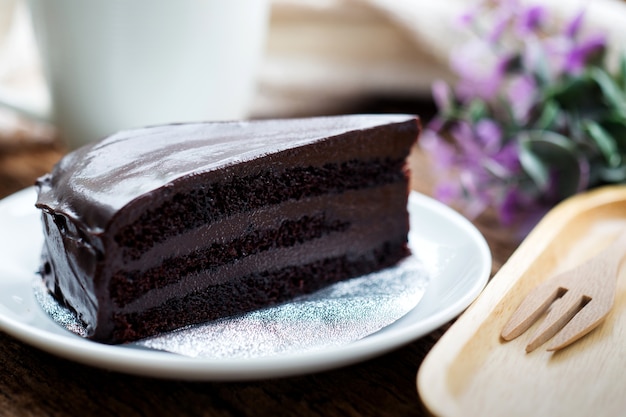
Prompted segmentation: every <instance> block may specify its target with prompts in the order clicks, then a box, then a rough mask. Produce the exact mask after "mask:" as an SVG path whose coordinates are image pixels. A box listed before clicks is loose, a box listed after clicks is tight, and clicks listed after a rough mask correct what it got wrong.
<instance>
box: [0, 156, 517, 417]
mask: <svg viewBox="0 0 626 417" xmlns="http://www.w3.org/2000/svg"><path fill="white" fill-rule="evenodd" d="M44 148H45V147H44ZM11 152H14V151H11ZM41 152H42V153H40V152H39V151H37V152H30V151H29V152H26V151H24V152H22V151H15V152H14V153H12V154H10V152H5V153H2V149H0V160H3V161H7V160H9V161H13V162H14V163H18V162H17V161H18V160H19V161H21V159H20V158H24V160H23V162H19V165H22V164H24V166H36V167H37V169H32V170H31V169H28V170H3V171H1V172H0V184H2V185H6V187H5V188H2V192H1V194H0V195H1V196H5V195H6V194H9V192H13V191H16V186H17V185H18V184H19V185H22V184H23V186H27V185H30V184H32V182H33V181H34V180H35V178H36V176H37V175H40V173H41V171H44V172H45V171H46V170H47V169H49V167H50V166H51V165H52V163H54V162H55V161H56V160H57V159H58V157H59V155H60V153H59V149H58V148H56V147H54V146H52V147H50V148H48V149H43V150H42V151H41ZM3 158H4V159H3ZM13 162H12V163H13ZM411 166H412V168H413V173H412V186H413V187H414V188H415V189H417V190H418V191H421V192H424V193H427V194H428V193H429V192H430V190H431V189H432V184H433V182H432V181H433V178H432V177H431V172H432V171H431V170H430V168H429V166H428V161H427V159H426V158H425V156H424V155H423V154H422V153H421V151H420V150H419V149H416V150H415V152H414V154H413V155H412V157H411ZM485 225H486V226H485ZM481 228H483V229H482V230H486V231H488V232H489V231H491V236H492V237H491V238H489V237H488V240H489V243H490V246H491V249H492V251H493V254H494V257H493V258H494V270H497V269H498V268H499V266H500V265H502V263H503V262H504V261H505V260H506V259H507V258H508V256H509V255H510V253H511V252H512V251H513V250H514V248H515V247H516V243H515V242H514V241H509V240H507V237H506V234H503V233H501V232H500V231H499V230H498V227H497V223H496V222H495V221H493V219H492V220H491V222H490V220H489V219H487V221H486V222H485V223H482V225H481ZM488 236H489V233H488ZM447 327H448V325H445V326H443V327H442V328H440V329H437V330H435V331H434V332H432V333H430V334H429V335H427V336H425V337H423V338H421V339H419V340H417V341H415V342H413V343H410V344H409V345H407V346H405V347H402V348H399V349H397V350H395V351H393V352H391V353H389V354H386V355H384V356H381V357H379V358H376V359H373V360H369V361H367V362H363V363H360V364H357V365H353V366H349V367H346V368H341V369H337V370H333V371H329V372H323V373H318V374H311V375H305V376H300V377H294V378H283V379H275V380H263V381H254V382H237V383H211V382H207V383H200V382H185V381H163V380H158V379H152V378H144V377H137V376H129V375H124V374H120V373H115V372H108V371H103V370H100V369H95V368H92V367H89V366H84V365H80V364H76V363H73V362H71V361H68V360H65V359H60V358H58V357H55V356H53V355H51V354H48V353H45V352H42V351H39V350H37V349H35V348H32V347H30V346H28V345H26V344H24V343H22V342H20V341H17V340H16V339H14V338H12V337H11V336H8V335H6V334H4V333H2V332H0V415H2V416H39V415H46V416H53V417H57V416H58V417H61V416H76V415H86V416H87V415H89V416H91V415H95V416H125V417H134V416H185V415H193V416H196V415H198V416H201V415H206V416H209V415H210V416H233V417H234V416H238V417H240V416H266V415H267V416H270V415H271V416H280V415H298V416H331V417H332V416H425V415H428V413H427V411H426V409H425V408H424V407H423V405H422V404H421V402H420V399H419V397H418V394H417V390H416V386H415V375H416V373H417V370H418V368H419V366H420V364H421V362H422V360H423V358H424V357H425V355H426V354H427V352H429V350H430V349H431V348H432V346H433V345H434V343H435V342H436V341H437V340H439V339H440V337H441V336H442V334H443V333H444V331H445V329H446V328H447Z"/></svg>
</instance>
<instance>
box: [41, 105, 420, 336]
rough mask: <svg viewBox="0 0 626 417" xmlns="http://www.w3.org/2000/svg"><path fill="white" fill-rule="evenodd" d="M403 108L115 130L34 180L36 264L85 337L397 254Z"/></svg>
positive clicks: (313, 283) (218, 312) (304, 283)
mask: <svg viewBox="0 0 626 417" xmlns="http://www.w3.org/2000/svg"><path fill="white" fill-rule="evenodd" d="M418 130H419V127H418V120H417V118H416V117H415V116H408V115H378V116H374V115H353V116H336V117H320V118H306V119H286V120H262V121H251V122H222V123H192V124H178V125H167V126H155V127H147V128H142V129H136V130H129V131H123V132H120V133H117V134H114V135H112V136H110V137H108V138H105V139H103V140H101V141H99V142H96V143H94V144H91V145H87V146H85V147H83V148H80V149H78V150H76V151H74V152H72V153H70V154H68V155H67V156H66V157H64V158H63V159H62V160H61V161H60V162H59V163H58V164H57V166H55V168H54V169H53V171H52V172H51V173H50V174H48V175H46V176H44V177H42V178H40V179H39V181H38V182H37V188H38V193H39V195H38V200H37V204H36V205H37V207H38V208H40V209H41V210H42V219H43V228H44V234H45V244H44V248H43V252H42V258H43V261H42V267H41V274H42V276H43V279H44V281H45V283H46V285H47V287H48V288H49V290H50V291H51V292H52V294H53V295H54V296H55V297H56V298H57V299H58V300H59V301H60V302H62V303H64V304H65V305H67V306H68V307H69V308H70V309H72V310H73V311H75V312H76V313H77V315H78V317H79V318H80V319H81V320H82V321H83V322H84V323H85V325H86V327H87V331H88V334H89V337H90V338H92V339H94V340H97V341H101V342H105V343H120V342H127V341H132V340H136V339H140V338H144V337H147V336H151V335H155V334H158V333H161V332H165V331H169V330H172V329H175V328H178V327H182V326H186V325H190V324H194V323H199V322H204V321H208V320H213V319H217V318H220V317H225V316H229V315H234V314H238V313H242V312H245V311H250V310H253V309H258V308H260V307H263V306H268V305H272V304H275V303H280V302H283V301H286V300H289V299H291V298H293V297H295V296H298V295H301V294H304V293H310V292H312V291H316V290H318V289H320V288H322V287H324V286H327V285H329V284H331V283H334V282H337V281H340V280H344V279H348V278H352V277H355V276H360V275H363V274H366V273H369V272H373V271H376V270H379V269H381V268H385V267H389V266H391V265H394V264H395V263H396V262H398V261H399V260H400V259H402V258H403V257H405V256H406V255H407V254H408V249H407V232H408V228H409V224H408V213H407V207H406V205H407V197H408V175H407V168H406V157H407V155H408V154H409V151H410V149H411V147H412V146H413V144H414V143H415V141H416V140H417V136H418Z"/></svg>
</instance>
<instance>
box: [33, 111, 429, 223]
mask: <svg viewBox="0 0 626 417" xmlns="http://www.w3.org/2000/svg"><path fill="white" fill-rule="evenodd" d="M411 121H414V123H413V124H411V123H410V122H411ZM407 122H408V123H407ZM394 123H398V124H401V123H407V128H408V129H414V130H416V129H417V121H416V118H415V116H411V115H350V116H335V117H318V118H306V119H287V120H279V121H278V120H261V121H248V122H223V123H215V122H212V123H191V124H174V125H165V126H153V127H147V128H141V129H134V130H128V131H123V132H120V133H117V134H115V135H112V136H110V137H108V138H105V139H104V140H102V141H100V142H96V143H93V144H90V145H87V146H84V147H82V148H80V149H78V150H76V151H75V152H73V153H71V154H69V155H67V156H66V157H65V158H64V159H63V160H62V161H61V162H60V163H59V164H58V165H57V166H56V167H55V169H54V170H53V172H52V173H51V174H50V175H48V176H45V177H42V178H41V179H40V180H39V181H38V184H37V185H38V187H39V198H38V200H37V207H39V208H42V209H44V210H47V211H55V212H62V213H64V215H65V216H67V217H68V218H70V219H71V220H72V221H74V222H76V223H79V224H82V226H83V227H85V229H86V230H88V231H89V232H90V233H96V234H97V233H101V232H102V231H103V230H104V229H105V228H106V227H107V225H108V223H109V221H110V220H111V218H112V216H113V215H114V214H115V213H116V212H117V211H118V210H119V209H120V208H122V207H124V206H126V205H127V204H128V203H130V202H131V201H133V200H134V199H136V198H138V197H140V196H142V195H144V194H146V193H149V192H151V191H154V190H156V189H158V188H161V187H164V186H166V185H168V184H170V183H172V182H173V181H176V180H179V179H181V178H186V177H190V176H193V175H196V174H201V173H204V172H210V171H216V170H219V169H220V168H224V167H227V166H231V165H234V164H238V163H240V162H246V161H252V160H254V159H257V158H259V157H262V156H265V155H269V154H275V153H277V152H281V151H285V150H289V149H294V148H298V147H301V146H305V145H308V144H313V143H316V142H320V141H323V140H325V139H327V138H329V137H333V136H337V135H341V134H346V133H349V132H354V131H359V130H365V129H370V128H373V127H376V126H382V125H387V124H394ZM79 213H80V214H79Z"/></svg>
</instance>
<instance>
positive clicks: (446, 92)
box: [432, 80, 454, 113]
mask: <svg viewBox="0 0 626 417" xmlns="http://www.w3.org/2000/svg"><path fill="white" fill-rule="evenodd" d="M432 93H433V100H435V104H436V105H437V107H438V108H439V111H441V112H444V113H445V112H447V111H449V110H450V109H451V108H452V105H453V101H454V97H453V95H452V91H451V90H450V87H448V84H446V83H445V82H444V81H441V80H437V81H435V82H434V83H433V86H432Z"/></svg>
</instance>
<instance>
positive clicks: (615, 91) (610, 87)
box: [589, 67, 626, 116]
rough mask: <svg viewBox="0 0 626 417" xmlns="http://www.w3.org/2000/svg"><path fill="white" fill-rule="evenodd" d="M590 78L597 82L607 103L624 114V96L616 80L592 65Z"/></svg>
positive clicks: (625, 104) (625, 102)
mask: <svg viewBox="0 0 626 417" xmlns="http://www.w3.org/2000/svg"><path fill="white" fill-rule="evenodd" d="M589 74H590V76H591V78H592V79H593V80H594V81H595V82H596V83H598V86H599V87H600V90H602V94H603V96H604V99H605V100H606V102H607V104H608V105H610V106H611V107H613V110H614V111H616V112H617V113H618V114H620V115H622V116H626V96H625V95H624V92H623V90H622V89H621V88H620V86H619V85H618V84H617V82H616V81H615V80H614V79H613V78H611V76H610V75H609V74H607V72H606V71H604V70H602V69H600V68H598V67H594V68H592V69H591V70H590V72H589Z"/></svg>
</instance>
